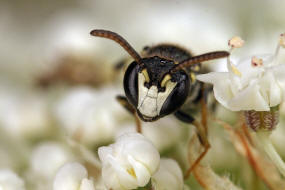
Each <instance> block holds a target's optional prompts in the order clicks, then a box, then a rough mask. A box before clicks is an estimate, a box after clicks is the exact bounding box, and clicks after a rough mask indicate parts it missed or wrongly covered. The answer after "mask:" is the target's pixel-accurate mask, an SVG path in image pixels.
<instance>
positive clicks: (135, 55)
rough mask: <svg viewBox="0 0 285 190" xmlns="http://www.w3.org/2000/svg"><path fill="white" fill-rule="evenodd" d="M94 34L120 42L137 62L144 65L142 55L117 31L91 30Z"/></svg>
mask: <svg viewBox="0 0 285 190" xmlns="http://www.w3.org/2000/svg"><path fill="white" fill-rule="evenodd" d="M90 34H91V35H92V36H98V37H103V38H108V39H110V40H114V41H115V42H117V43H118V44H120V45H121V46H122V47H123V48H124V49H125V50H126V51H127V52H128V53H129V54H130V55H131V56H132V57H133V58H134V59H135V61H136V62H138V64H139V65H141V66H142V65H143V64H142V63H141V57H140V55H139V54H138V53H137V52H136V50H135V49H134V48H133V47H132V46H131V45H130V44H129V43H128V42H127V41H126V40H125V39H124V38H123V37H122V36H120V35H119V34H117V33H115V32H111V31H108V30H92V31H91V32H90Z"/></svg>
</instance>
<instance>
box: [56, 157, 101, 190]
mask: <svg viewBox="0 0 285 190" xmlns="http://www.w3.org/2000/svg"><path fill="white" fill-rule="evenodd" d="M53 190H95V187H94V184H93V180H91V179H88V172H87V170H86V168H85V167H84V166H83V165H81V164H79V163H77V162H74V163H67V164H65V165H63V166H62V167H61V168H60V169H59V170H58V172H57V174H56V176H55V178H54V182H53Z"/></svg>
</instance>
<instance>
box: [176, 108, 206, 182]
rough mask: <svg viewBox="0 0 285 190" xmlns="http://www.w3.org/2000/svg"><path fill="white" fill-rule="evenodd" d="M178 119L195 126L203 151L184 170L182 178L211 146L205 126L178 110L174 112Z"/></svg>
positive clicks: (185, 176)
mask: <svg viewBox="0 0 285 190" xmlns="http://www.w3.org/2000/svg"><path fill="white" fill-rule="evenodd" d="M174 115H175V116H176V117H177V118H178V119H179V120H180V121H182V122H185V123H189V124H192V125H194V126H195V127H196V130H197V136H198V138H199V141H200V143H201V144H202V146H203V147H204V151H203V152H202V153H201V154H200V155H199V156H198V158H197V159H196V160H195V161H194V162H193V164H192V166H191V167H190V168H189V169H188V170H187V171H186V173H185V175H184V178H185V179H187V178H188V177H189V175H190V173H191V171H192V170H194V169H195V167H196V166H197V165H198V164H199V163H200V161H201V160H202V159H203V158H204V156H205V155H206V153H207V152H208V150H209V148H210V147H211V145H210V143H209V141H208V138H207V131H206V130H205V129H206V128H205V127H204V126H203V125H202V124H201V123H200V122H199V121H197V120H195V119H194V118H193V117H192V116H191V115H189V114H187V113H185V112H182V111H180V110H178V111H177V112H175V114H174Z"/></svg>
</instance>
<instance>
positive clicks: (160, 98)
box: [90, 30, 229, 171]
mask: <svg viewBox="0 0 285 190" xmlns="http://www.w3.org/2000/svg"><path fill="white" fill-rule="evenodd" d="M90 34H91V35H93V36H99V37H103V38H108V39H111V40H114V41H115V42H117V43H118V44H120V45H121V46H122V47H123V48H124V49H125V50H126V51H127V52H128V53H129V54H130V55H131V56H132V58H133V59H134V61H133V62H132V63H131V64H130V65H129V66H128V68H127V70H126V72H125V75H124V90H125V94H126V98H125V97H119V98H118V99H119V100H120V102H121V103H122V104H123V105H124V106H125V107H126V108H127V109H128V110H129V111H131V112H133V113H135V115H136V114H137V115H138V116H139V118H140V119H141V120H143V121H146V122H150V121H155V120H158V119H159V118H162V117H164V116H166V115H169V114H172V113H174V114H175V116H176V117H177V118H178V119H179V120H182V121H184V122H187V123H192V124H194V125H195V126H196V127H197V129H198V136H199V138H200V141H201V143H202V144H203V145H204V146H205V147H206V150H205V152H204V153H202V154H201V156H200V157H199V158H198V159H197V161H196V162H199V161H200V159H202V157H203V156H204V154H205V153H206V151H207V150H208V148H209V143H208V140H207V136H206V132H205V129H204V128H203V127H201V125H200V123H199V122H197V121H196V120H195V119H194V118H193V117H192V116H191V115H190V114H188V113H186V112H184V111H182V110H181V109H180V108H181V107H182V106H183V104H185V102H186V100H187V99H188V101H187V102H188V103H190V104H191V103H194V102H195V103H196V102H197V101H199V100H200V99H201V97H202V96H201V94H202V93H201V92H202V88H201V86H202V85H201V83H200V82H198V81H196V78H195V76H196V74H197V73H199V72H200V69H201V64H200V62H203V61H208V60H212V59H217V58H223V57H227V56H229V53H228V52H226V51H216V52H210V53H206V54H202V55H199V56H192V55H191V54H190V53H189V52H188V51H187V50H184V49H183V48H180V47H178V46H174V45H167V44H162V45H157V46H153V47H145V48H144V50H143V53H142V54H143V58H142V57H141V56H140V55H139V54H138V53H137V52H136V51H135V50H134V49H133V48H132V46H131V45H130V44H129V43H128V42H127V41H126V40H125V39H124V38H123V37H121V36H120V35H118V34H116V33H114V32H111V31H106V30H93V31H91V32H90ZM138 131H140V129H139V130H138ZM195 164H196V163H195ZM195 164H194V165H195ZM192 168H193V166H192V167H191V168H190V169H189V170H188V171H191V170H192Z"/></svg>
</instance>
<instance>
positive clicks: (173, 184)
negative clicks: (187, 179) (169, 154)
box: [151, 159, 184, 190]
mask: <svg viewBox="0 0 285 190" xmlns="http://www.w3.org/2000/svg"><path fill="white" fill-rule="evenodd" d="M151 182H152V185H153V188H154V189H155V190H172V189H176V190H182V189H183V186H184V183H183V174H182V171H181V169H180V167H179V165H178V164H177V162H176V161H175V160H172V159H161V160H160V166H159V170H158V171H157V172H156V173H155V174H154V176H153V177H152V178H151Z"/></svg>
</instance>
